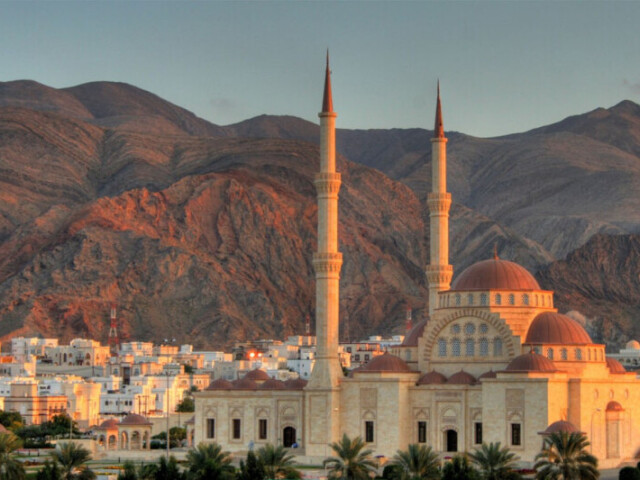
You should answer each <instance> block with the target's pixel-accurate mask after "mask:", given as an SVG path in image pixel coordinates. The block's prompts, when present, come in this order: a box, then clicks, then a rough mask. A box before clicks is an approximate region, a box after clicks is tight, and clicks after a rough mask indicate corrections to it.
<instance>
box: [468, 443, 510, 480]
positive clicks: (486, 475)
mask: <svg viewBox="0 0 640 480" xmlns="http://www.w3.org/2000/svg"><path fill="white" fill-rule="evenodd" d="M469 457H470V458H471V460H472V461H473V463H475V464H476V466H477V467H478V470H480V475H481V477H482V479H483V480H519V479H520V478H522V477H521V475H520V474H518V473H517V472H516V471H515V465H516V462H517V461H518V457H517V456H516V455H515V454H514V453H512V452H511V451H510V450H509V448H507V447H501V446H500V442H497V443H490V444H489V445H487V444H486V443H483V444H482V446H481V447H480V448H477V449H476V450H475V451H474V452H473V453H471V454H470V455H469Z"/></svg>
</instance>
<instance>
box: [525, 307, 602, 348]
mask: <svg viewBox="0 0 640 480" xmlns="http://www.w3.org/2000/svg"><path fill="white" fill-rule="evenodd" d="M524 343H525V344H546V343H552V344H562V345H591V344H592V343H593V342H592V341H591V337H589V334H588V333H587V332H586V331H585V330H584V328H582V325H580V324H579V323H578V322H576V321H575V320H574V319H572V318H569V317H567V316H566V315H562V314H561V313H555V312H543V313H539V314H538V315H536V317H535V318H534V319H533V322H531V325H530V326H529V331H528V332H527V338H526V340H525V341H524Z"/></svg>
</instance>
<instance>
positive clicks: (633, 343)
mask: <svg viewBox="0 0 640 480" xmlns="http://www.w3.org/2000/svg"><path fill="white" fill-rule="evenodd" d="M625 348H626V349H627V350H640V342H638V341H637V340H629V341H628V342H627V344H626V346H625Z"/></svg>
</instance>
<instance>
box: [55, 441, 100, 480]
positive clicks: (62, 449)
mask: <svg viewBox="0 0 640 480" xmlns="http://www.w3.org/2000/svg"><path fill="white" fill-rule="evenodd" d="M51 457H52V458H53V460H54V461H55V462H56V463H57V464H58V466H59V467H60V473H61V477H60V478H61V480H90V479H93V478H96V475H95V473H93V471H92V470H91V469H90V468H89V467H88V466H87V465H86V463H87V462H88V461H89V460H91V454H90V453H89V450H87V449H86V448H84V447H82V446H81V445H79V444H77V443H74V442H63V443H60V444H58V448H56V449H55V450H54V451H53V452H51Z"/></svg>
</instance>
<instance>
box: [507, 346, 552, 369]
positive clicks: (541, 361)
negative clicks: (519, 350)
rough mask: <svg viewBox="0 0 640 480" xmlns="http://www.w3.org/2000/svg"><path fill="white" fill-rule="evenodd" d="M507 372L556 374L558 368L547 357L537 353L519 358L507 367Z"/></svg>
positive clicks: (526, 354)
mask: <svg viewBox="0 0 640 480" xmlns="http://www.w3.org/2000/svg"><path fill="white" fill-rule="evenodd" d="M505 371H506V372H511V373H521V372H556V371H557V369H556V366H555V365H554V363H553V362H552V361H551V360H549V359H548V358H547V357H543V356H542V355H539V354H537V353H536V352H533V351H532V352H529V353H525V354H524V355H520V356H517V357H516V358H514V359H513V360H511V363H509V365H507V368H506V369H505Z"/></svg>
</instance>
